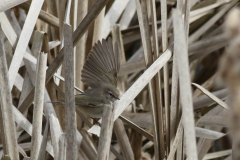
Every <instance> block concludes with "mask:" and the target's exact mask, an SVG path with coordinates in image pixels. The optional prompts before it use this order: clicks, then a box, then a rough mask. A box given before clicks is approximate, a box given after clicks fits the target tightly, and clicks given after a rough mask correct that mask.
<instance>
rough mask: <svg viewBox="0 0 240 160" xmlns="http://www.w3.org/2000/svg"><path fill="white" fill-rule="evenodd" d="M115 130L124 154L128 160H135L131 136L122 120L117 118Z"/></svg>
mask: <svg viewBox="0 0 240 160" xmlns="http://www.w3.org/2000/svg"><path fill="white" fill-rule="evenodd" d="M114 132H115V134H116V136H117V139H118V143H119V145H120V147H121V151H122V153H123V156H124V157H125V158H126V159H128V160H134V154H133V150H132V147H131V144H130V142H129V138H128V136H127V133H126V131H125V128H124V125H123V122H122V120H120V119H117V120H116V121H115V122H114Z"/></svg>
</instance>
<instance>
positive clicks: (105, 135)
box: [97, 103, 115, 160]
mask: <svg viewBox="0 0 240 160" xmlns="http://www.w3.org/2000/svg"><path fill="white" fill-rule="evenodd" d="M114 110H115V104H113V103H110V104H104V106H103V116H102V117H103V118H102V125H101V133H100V137H99V143H98V152H97V159H98V160H103V159H104V160H108V158H109V151H110V144H111V139H112V130H113V124H114Z"/></svg>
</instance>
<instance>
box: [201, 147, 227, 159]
mask: <svg viewBox="0 0 240 160" xmlns="http://www.w3.org/2000/svg"><path fill="white" fill-rule="evenodd" d="M230 154H232V150H231V149H228V150H225V151H219V152H213V153H208V154H206V155H205V156H204V157H203V160H207V159H215V158H219V157H224V156H228V155H230Z"/></svg>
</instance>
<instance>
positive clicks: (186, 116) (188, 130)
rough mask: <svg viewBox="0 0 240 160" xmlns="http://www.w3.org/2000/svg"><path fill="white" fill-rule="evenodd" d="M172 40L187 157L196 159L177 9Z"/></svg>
mask: <svg viewBox="0 0 240 160" xmlns="http://www.w3.org/2000/svg"><path fill="white" fill-rule="evenodd" d="M173 26H174V40H175V45H174V47H176V50H175V51H176V52H175V53H176V54H177V62H178V66H181V67H179V68H178V71H179V83H180V99H181V104H182V108H183V126H184V134H186V135H187V136H185V138H186V150H187V156H188V159H194V160H197V159H198V158H197V148H196V138H195V130H194V116H193V104H192V92H191V82H190V73H189V66H188V56H187V44H186V38H185V37H186V35H185V31H184V22H183V20H182V18H181V13H180V11H179V10H174V12H173Z"/></svg>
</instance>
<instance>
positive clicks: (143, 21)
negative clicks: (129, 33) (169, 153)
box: [135, 0, 164, 159]
mask: <svg viewBox="0 0 240 160" xmlns="http://www.w3.org/2000/svg"><path fill="white" fill-rule="evenodd" d="M135 2H136V6H137V14H138V21H139V26H140V33H141V38H142V45H143V50H144V52H143V53H144V58H145V63H146V66H147V67H149V66H150V65H151V64H152V62H153V56H152V46H151V40H150V29H149V22H148V12H147V1H146V0H143V1H139V0H136V1H135ZM156 83H158V81H157V82H156V81H155V80H154V79H153V80H151V81H150V82H149V92H150V98H151V105H152V108H151V111H152V118H153V136H154V139H153V140H154V150H155V152H154V154H155V158H156V159H159V157H160V156H161V158H163V157H164V149H162V150H160V146H159V145H160V144H163V143H160V138H161V140H162V142H163V133H162V131H163V127H162V125H161V124H162V121H161V120H162V117H161V115H162V112H161V111H160V112H159V111H158V107H157V105H159V104H157V98H156V92H155V91H156V90H155V87H156ZM159 107H160V105H159ZM160 109H161V107H160ZM159 122H160V123H159ZM161 148H163V145H162V146H161ZM160 151H161V152H160Z"/></svg>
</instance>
